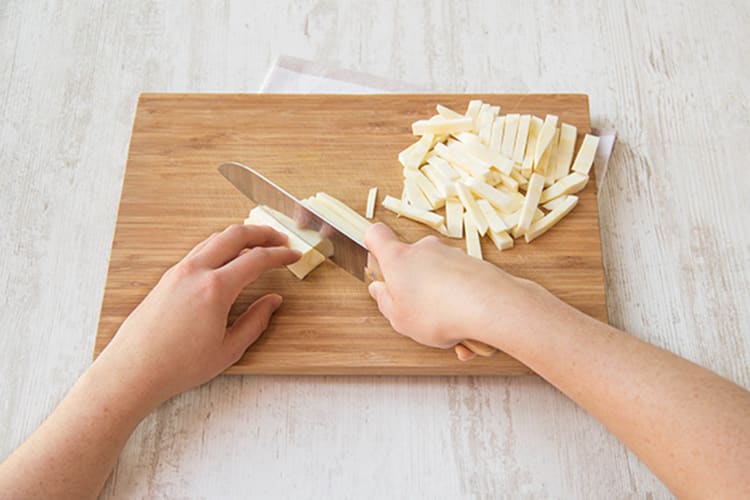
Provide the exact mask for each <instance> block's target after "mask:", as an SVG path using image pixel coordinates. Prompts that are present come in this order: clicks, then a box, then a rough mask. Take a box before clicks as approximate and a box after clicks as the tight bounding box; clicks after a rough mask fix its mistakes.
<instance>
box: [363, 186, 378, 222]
mask: <svg viewBox="0 0 750 500" xmlns="http://www.w3.org/2000/svg"><path fill="white" fill-rule="evenodd" d="M377 199H378V188H377V187H371V188H370V190H369V191H368V192H367V208H366V209H365V218H367V219H372V218H373V217H374V216H375V203H376V202H377Z"/></svg>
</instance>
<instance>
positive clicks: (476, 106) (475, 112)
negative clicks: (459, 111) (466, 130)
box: [466, 99, 483, 131]
mask: <svg viewBox="0 0 750 500" xmlns="http://www.w3.org/2000/svg"><path fill="white" fill-rule="evenodd" d="M482 104H483V103H482V101H480V100H479V99H474V100H471V101H469V105H468V106H467V107H466V117H468V118H471V120H472V122H473V123H474V124H475V125H476V121H477V118H479V111H480V110H481V109H482ZM472 130H475V131H476V130H478V128H477V127H476V126H475V127H474V128H473V129H472Z"/></svg>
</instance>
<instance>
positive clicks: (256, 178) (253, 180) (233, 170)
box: [219, 162, 496, 356]
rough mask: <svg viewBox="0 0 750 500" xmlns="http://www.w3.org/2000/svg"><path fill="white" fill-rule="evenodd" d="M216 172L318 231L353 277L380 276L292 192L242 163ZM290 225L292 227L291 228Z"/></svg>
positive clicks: (482, 348) (486, 350)
mask: <svg viewBox="0 0 750 500" xmlns="http://www.w3.org/2000/svg"><path fill="white" fill-rule="evenodd" d="M219 172H220V173H221V175H223V176H224V177H226V179H227V180H228V181H229V182H231V183H232V184H233V185H234V187H236V188H237V189H238V190H239V191H240V192H241V193H242V194H244V195H245V196H247V197H248V198H249V199H250V200H252V201H254V202H255V203H256V204H258V205H266V206H268V207H270V208H272V209H274V210H276V211H278V212H281V213H282V214H284V215H286V216H287V217H289V218H291V219H292V220H294V221H295V222H297V224H298V225H299V227H300V228H301V229H313V230H315V231H318V232H319V234H320V235H321V236H322V237H323V238H326V239H328V240H329V241H330V243H331V245H332V248H333V254H332V255H331V256H330V257H329V258H330V259H331V261H333V262H334V263H335V264H337V265H338V266H339V267H341V268H342V269H344V270H345V271H347V272H348V273H350V274H351V275H353V276H354V277H355V278H357V279H359V280H360V281H364V282H368V283H369V281H374V280H377V281H382V280H383V277H382V274H381V273H380V268H379V267H378V265H377V261H376V260H375V258H374V257H373V256H372V255H371V254H370V253H369V251H368V250H367V248H365V247H364V246H363V245H362V244H360V243H359V242H358V241H357V240H356V239H355V238H353V237H352V235H350V234H348V233H347V232H346V231H345V230H344V229H341V228H338V227H336V225H335V224H334V223H332V222H331V221H329V220H328V219H326V217H325V216H323V215H322V214H319V213H317V212H316V211H315V210H314V209H312V208H310V207H307V206H305V205H303V204H302V202H300V201H299V200H298V199H297V198H295V197H294V195H292V194H291V193H289V192H287V191H286V190H284V189H283V188H282V187H280V186H278V185H277V184H275V183H274V182H273V181H271V180H270V179H268V178H267V177H266V176H264V175H263V174H261V173H260V172H258V171H257V170H255V169H253V168H251V167H248V166H247V165H243V164H241V163H237V162H228V163H224V164H222V165H221V166H219ZM290 229H292V230H293V228H290ZM295 234H296V235H297V236H299V237H300V238H301V239H302V240H303V241H305V242H306V243H308V244H309V245H310V246H313V247H314V246H316V244H317V242H316V241H310V236H309V234H306V233H305V232H304V231H298V232H295ZM461 344H462V345H463V346H464V347H466V348H467V349H469V350H470V351H472V352H474V353H476V354H479V355H480V356H491V355H492V354H494V353H495V352H496V349H495V348H494V347H492V346H489V345H487V344H484V343H482V342H479V341H476V340H464V341H462V342H461Z"/></svg>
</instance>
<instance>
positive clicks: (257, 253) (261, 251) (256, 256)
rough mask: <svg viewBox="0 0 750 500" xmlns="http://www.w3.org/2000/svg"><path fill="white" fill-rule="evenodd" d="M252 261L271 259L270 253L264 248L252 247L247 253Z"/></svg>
mask: <svg viewBox="0 0 750 500" xmlns="http://www.w3.org/2000/svg"><path fill="white" fill-rule="evenodd" d="M248 253H249V254H250V257H249V258H251V259H252V260H260V261H264V260H268V258H270V257H271V251H270V250H269V249H268V248H266V247H253V248H251V249H250V250H249V252H248Z"/></svg>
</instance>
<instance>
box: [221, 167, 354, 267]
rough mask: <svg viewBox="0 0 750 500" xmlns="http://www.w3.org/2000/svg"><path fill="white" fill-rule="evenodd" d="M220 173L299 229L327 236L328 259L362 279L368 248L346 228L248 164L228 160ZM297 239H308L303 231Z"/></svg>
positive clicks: (257, 201)
mask: <svg viewBox="0 0 750 500" xmlns="http://www.w3.org/2000/svg"><path fill="white" fill-rule="evenodd" d="M219 172H221V174H222V175H223V176H224V177H226V178H227V180H229V182H231V183H232V184H233V185H234V187H236V188H237V189H239V190H240V192H242V194H244V195H245V196H247V197H248V198H250V199H251V200H252V201H254V202H255V203H257V204H258V205H266V206H269V207H271V208H273V209H274V210H277V211H279V212H281V213H283V214H284V215H286V216H287V217H289V218H291V219H293V220H294V221H296V222H297V224H298V225H299V226H300V228H301V229H314V230H315V231H318V232H319V233H320V234H321V236H323V237H324V238H327V239H328V240H329V241H330V242H331V244H332V245H333V255H332V256H331V257H330V259H331V260H332V261H333V262H334V263H335V264H337V265H338V266H339V267H341V268H342V269H344V270H345V271H347V272H349V273H351V274H352V275H354V276H355V277H356V278H357V279H359V280H361V281H365V266H366V265H367V249H366V248H365V247H363V246H362V245H360V244H359V243H357V241H355V240H354V239H353V238H352V237H351V236H350V235H348V234H346V232H345V231H343V230H342V229H340V228H338V227H336V225H335V224H333V223H332V222H330V221H328V220H327V219H326V218H325V217H323V216H322V215H320V214H318V213H316V212H315V211H314V210H312V209H310V208H307V207H306V206H304V205H303V204H302V203H301V202H300V201H299V200H298V199H297V198H295V197H294V196H292V195H291V194H290V193H288V192H286V191H285V190H284V189H282V188H281V187H279V186H277V185H276V184H274V183H273V182H272V181H270V180H269V179H268V178H266V177H265V176H263V174H261V173H259V172H257V171H256V170H253V169H252V168H250V167H248V166H247V165H242V164H241V163H236V162H230V163H224V164H223V165H221V166H220V167H219ZM296 234H297V235H298V236H299V237H300V238H302V239H303V240H304V241H306V242H307V243H309V244H310V245H312V246H315V243H316V242H313V241H309V236H306V235H305V233H304V232H303V231H299V232H297V233H296Z"/></svg>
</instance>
